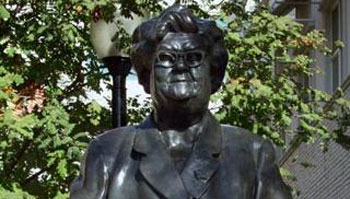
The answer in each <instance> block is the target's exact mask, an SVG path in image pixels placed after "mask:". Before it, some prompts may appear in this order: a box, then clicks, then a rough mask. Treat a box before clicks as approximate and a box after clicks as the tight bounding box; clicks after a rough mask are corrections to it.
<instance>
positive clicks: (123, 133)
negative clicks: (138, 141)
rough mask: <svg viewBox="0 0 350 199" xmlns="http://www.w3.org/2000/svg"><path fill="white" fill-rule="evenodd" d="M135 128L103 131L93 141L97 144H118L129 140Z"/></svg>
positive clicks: (127, 127) (126, 127)
mask: <svg viewBox="0 0 350 199" xmlns="http://www.w3.org/2000/svg"><path fill="white" fill-rule="evenodd" d="M136 129H137V127H136V126H125V127H119V128H115V129H111V130H108V131H105V132H104V133H102V134H100V135H98V136H97V137H96V138H95V139H96V140H98V141H99V142H114V143H115V142H118V141H121V140H124V139H128V138H131V137H133V136H134V135H135V133H136Z"/></svg>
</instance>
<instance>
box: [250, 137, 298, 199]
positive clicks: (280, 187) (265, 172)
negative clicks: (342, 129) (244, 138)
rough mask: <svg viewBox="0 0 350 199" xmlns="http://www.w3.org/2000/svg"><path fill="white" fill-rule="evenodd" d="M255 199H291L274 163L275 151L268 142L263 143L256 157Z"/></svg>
mask: <svg viewBox="0 0 350 199" xmlns="http://www.w3.org/2000/svg"><path fill="white" fill-rule="evenodd" d="M256 187H257V189H256V197H255V199H292V196H291V194H290V192H289V191H288V188H287V186H286V185H285V184H284V182H283V180H282V177H281V174H280V172H279V168H278V166H277V163H276V158H275V151H274V148H273V146H272V144H271V143H270V142H269V141H263V142H262V144H261V147H260V150H259V155H258V172H257V186H256Z"/></svg>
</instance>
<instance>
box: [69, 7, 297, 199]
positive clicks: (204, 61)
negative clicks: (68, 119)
mask: <svg viewBox="0 0 350 199" xmlns="http://www.w3.org/2000/svg"><path fill="white" fill-rule="evenodd" d="M133 41H134V45H133V51H132V55H131V59H132V62H133V64H134V66H135V69H136V71H137V73H138V78H139V82H140V83H141V84H142V85H143V87H144V89H145V91H146V92H148V93H150V94H151V96H152V101H153V107H154V109H153V113H152V114H151V115H150V116H149V117H148V118H147V119H146V120H145V121H144V122H142V123H141V124H140V125H138V126H128V127H123V128H117V129H113V130H110V131H108V132H105V133H104V134H102V135H100V136H98V137H97V138H96V139H95V140H94V141H92V142H91V143H90V145H89V148H88V151H87V153H86V156H85V159H84V161H83V163H82V167H81V175H80V176H79V178H78V179H77V180H76V181H75V182H74V183H73V184H72V186H71V196H70V197H71V199H158V198H162V199H164V198H167V199H190V198H201V199H290V198H291V196H290V194H289V193H288V191H287V189H286V186H285V184H284V183H283V181H282V179H281V176H280V173H279V170H278V167H277V165H276V160H275V155H274V149H273V147H272V145H271V143H270V142H268V141H266V140H264V139H262V138H260V137H258V136H256V135H253V134H252V133H250V132H248V131H247V130H244V129H241V128H238V127H234V126H227V125H220V124H219V123H218V122H217V121H216V119H215V118H214V117H213V116H212V115H211V114H210V112H209V111H208V103H209V98H210V95H211V94H213V93H214V92H216V91H217V90H218V89H219V87H220V85H221V83H222V79H223V76H224V71H225V67H226V64H227V59H228V54H227V50H226V48H225V46H224V44H223V34H222V31H221V30H220V29H219V28H217V26H216V25H215V22H213V21H206V20H202V19H198V18H196V17H195V16H193V15H192V14H191V13H190V12H189V11H188V10H187V9H186V8H184V7H181V6H179V5H174V6H172V7H170V8H168V9H167V10H165V11H164V12H163V13H162V14H161V15H160V16H158V17H156V18H154V19H151V20H149V21H147V22H145V23H143V24H142V25H140V26H139V27H138V28H137V29H136V30H135V32H134V35H133Z"/></svg>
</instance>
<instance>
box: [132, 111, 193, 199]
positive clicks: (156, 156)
mask: <svg viewBox="0 0 350 199" xmlns="http://www.w3.org/2000/svg"><path fill="white" fill-rule="evenodd" d="M134 149H135V150H136V151H137V152H139V153H142V154H144V156H143V157H142V159H141V161H140V172H141V173H142V175H143V176H144V178H145V179H146V181H147V182H148V183H149V185H150V186H151V187H152V188H153V189H155V190H156V191H157V192H158V193H160V194H161V195H163V196H164V197H165V198H167V199H179V198H181V199H185V198H188V194H187V192H186V189H185V188H184V185H183V183H182V180H181V177H180V175H179V174H178V172H177V170H176V168H175V166H174V164H173V162H172V160H171V158H170V156H169V154H168V153H167V151H166V148H165V145H164V144H163V141H162V138H161V136H160V134H159V131H158V129H157V128H156V127H155V124H154V122H153V121H152V119H151V116H150V117H148V118H147V119H146V121H145V122H144V123H143V124H141V125H140V126H139V129H138V133H137V134H136V136H135V140H134Z"/></svg>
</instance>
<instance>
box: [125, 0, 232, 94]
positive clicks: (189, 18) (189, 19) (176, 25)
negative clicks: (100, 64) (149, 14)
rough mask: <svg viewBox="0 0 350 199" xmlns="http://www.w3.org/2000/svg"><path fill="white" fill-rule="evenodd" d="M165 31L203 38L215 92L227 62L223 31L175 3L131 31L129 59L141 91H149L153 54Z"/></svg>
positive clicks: (212, 22)
mask: <svg viewBox="0 0 350 199" xmlns="http://www.w3.org/2000/svg"><path fill="white" fill-rule="evenodd" d="M168 33H194V34H199V35H201V36H203V37H204V38H205V40H206V41H207V42H208V43H207V45H208V47H209V57H210V63H209V64H210V70H211V82H212V90H211V92H212V93H215V92H216V91H217V90H218V89H219V88H220V86H221V84H222V80H223V78H224V75H225V69H226V65H227V61H228V53H227V49H226V47H225V45H224V37H223V33H222V31H221V30H220V29H219V28H218V27H217V26H216V23H215V22H214V21H209V20H203V19H199V18H197V17H195V16H194V15H193V14H192V13H191V12H190V11H189V10H188V9H186V8H184V7H182V6H180V5H178V4H175V5H173V6H171V7H169V8H168V9H167V10H165V12H163V14H161V15H160V16H158V17H155V18H153V19H151V20H149V21H146V22H144V23H142V24H141V25H140V26H138V27H137V28H136V30H135V31H134V33H133V47H132V51H131V61H132V63H133V65H134V67H135V70H136V72H137V76H138V80H139V83H140V84H141V85H142V86H143V88H144V90H145V91H146V92H147V93H150V74H151V69H152V65H153V57H154V53H155V51H156V49H157V45H158V43H159V42H160V41H161V40H162V39H163V38H164V37H165V35H166V34H168Z"/></svg>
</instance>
